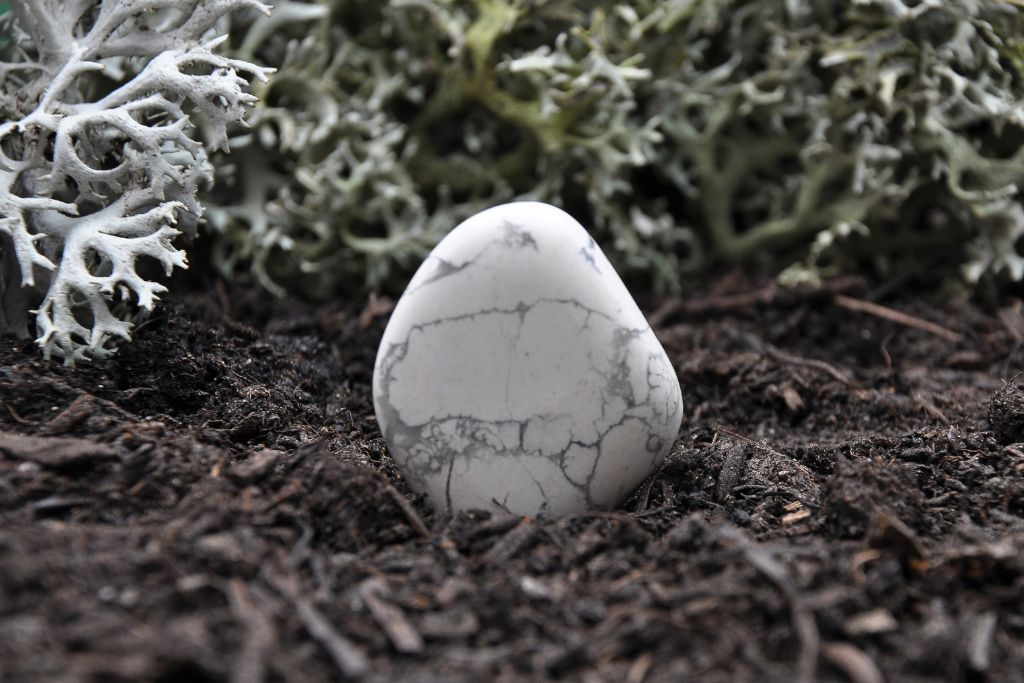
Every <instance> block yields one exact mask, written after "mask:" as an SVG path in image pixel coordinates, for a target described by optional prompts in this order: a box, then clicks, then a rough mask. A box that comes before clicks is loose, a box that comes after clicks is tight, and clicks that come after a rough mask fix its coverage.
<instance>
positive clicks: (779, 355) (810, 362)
mask: <svg viewBox="0 0 1024 683" xmlns="http://www.w3.org/2000/svg"><path fill="white" fill-rule="evenodd" d="M764 351H765V353H767V354H768V355H769V356H771V357H772V358H774V359H775V360H777V361H781V362H783V363H789V364H790V365H798V366H803V367H807V368H814V369H815V370H820V371H822V372H824V373H826V374H828V375H831V376H832V378H833V379H835V380H836V381H838V382H840V383H841V384H845V385H846V386H850V385H852V384H853V381H852V380H851V379H850V378H849V377H847V376H846V375H844V374H843V373H842V372H840V371H839V370H837V369H836V368H834V367H832V366H831V365H829V364H828V363H826V362H825V361H823V360H817V359H816V358H803V357H801V356H794V355H793V354H791V353H786V352H785V351H782V350H781V349H777V348H775V347H774V346H772V345H771V344H765V345H764Z"/></svg>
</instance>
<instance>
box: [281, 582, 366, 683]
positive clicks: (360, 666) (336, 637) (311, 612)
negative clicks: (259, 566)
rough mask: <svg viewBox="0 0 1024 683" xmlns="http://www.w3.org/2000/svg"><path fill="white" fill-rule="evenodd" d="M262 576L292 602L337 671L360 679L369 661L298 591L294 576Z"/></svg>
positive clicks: (301, 619)
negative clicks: (332, 661)
mask: <svg viewBox="0 0 1024 683" xmlns="http://www.w3.org/2000/svg"><path fill="white" fill-rule="evenodd" d="M263 574H264V578H265V579H266V580H267V583H269V584H270V585H271V586H272V587H273V588H274V590H276V591H277V592H278V593H280V594H281V597H283V598H284V599H285V600H287V601H288V602H289V603H291V605H292V608H293V609H294V610H295V614H296V615H297V616H298V617H299V620H300V621H301V622H302V625H303V626H305V627H306V630H307V631H308V632H309V635H311V636H313V638H314V640H316V641H317V642H319V643H320V644H321V645H323V647H324V649H326V650H327V652H328V654H330V656H331V659H333V660H334V664H335V665H336V666H337V667H338V670H339V671H340V672H341V673H342V674H343V675H344V676H347V677H348V678H352V679H362V678H364V677H365V676H366V674H367V673H368V672H369V670H370V662H369V660H367V658H366V655H364V654H363V652H362V650H360V649H359V648H358V647H356V645H355V643H353V642H352V641H350V640H349V639H348V638H346V637H345V636H343V635H341V634H340V633H338V631H337V630H335V628H334V626H332V625H331V622H329V621H328V620H327V618H326V617H324V615H322V614H321V613H320V611H319V610H317V608H316V607H315V606H314V605H313V603H312V602H310V601H309V600H308V599H307V598H305V597H303V596H301V595H300V594H299V588H298V582H297V581H296V579H295V577H293V576H288V577H284V576H280V575H277V574H275V573H274V572H272V571H270V570H267V571H264V573H263Z"/></svg>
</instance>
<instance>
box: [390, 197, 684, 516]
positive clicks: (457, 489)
mask: <svg viewBox="0 0 1024 683" xmlns="http://www.w3.org/2000/svg"><path fill="white" fill-rule="evenodd" d="M373 398H374V406H375V408H376V412H377V421H378V422H379V423H380V428H381V431H382V432H383V434H384V439H385V441H386V442H387V445H388V448H389V449H390V452H391V456H392V457H393V458H394V459H395V462H396V463H397V464H398V466H399V468H400V469H401V470H402V473H403V474H404V475H405V477H406V478H407V480H408V482H409V485H410V486H411V487H412V488H413V489H414V490H416V491H419V492H423V493H426V494H427V496H428V498H429V499H430V500H431V501H432V502H433V504H434V505H435V506H437V507H438V508H440V509H442V510H452V511H457V510H464V509H470V508H480V509H488V510H491V511H494V512H501V511H506V512H511V513H513V514H524V515H537V514H546V515H552V516H554V515H562V514H567V513H572V512H579V511H583V510H589V509H610V508H613V507H615V506H616V505H617V504H618V503H620V502H621V501H622V500H623V499H624V498H625V497H626V496H628V495H629V494H630V493H631V492H632V491H633V490H634V489H635V488H636V487H637V486H638V485H639V484H640V483H641V482H642V481H643V480H644V479H645V478H646V477H648V476H649V475H650V474H651V473H653V472H654V470H655V469H657V467H658V466H659V465H660V464H661V461H662V460H663V459H664V457H665V454H666V453H667V452H668V450H669V449H670V448H671V446H672V443H673V442H674V441H675V438H676V435H677V432H678V431H679V425H680V421H681V420H682V415H683V403H682V396H681V394H680V390H679V381H678V380H677V379H676V375H675V371H674V370H673V369H672V365H671V363H670V362H669V360H668V356H667V355H666V354H665V350H664V349H663V348H662V347H661V344H660V343H659V342H658V340H657V339H656V338H655V336H654V333H653V332H652V331H651V328H650V326H649V325H648V324H647V320H646V319H645V318H644V316H643V314H642V313H641V312H640V309H639V308H638V307H637V305H636V303H635V302H634V301H633V299H632V297H630V295H629V292H628V291H627V290H626V287H625V285H623V283H622V280H621V279H619V276H618V275H617V274H616V273H615V271H614V270H613V269H612V266H611V264H610V263H609V262H608V259H607V258H605V256H604V254H603V253H602V252H601V250H600V249H599V248H598V246H597V244H596V243H595V242H594V240H593V239H592V238H591V237H590V235H589V234H587V231H586V230H584V229H583V227H582V226H581V225H580V224H579V223H577V222H576V221H575V220H573V218H572V217H570V216H569V215H568V214H567V213H565V212H564V211H562V210H560V209H556V208H555V207H553V206H548V205H547V204H541V203H537V202H517V203H513V204H505V205H503V206H498V207H495V208H492V209H488V210H487V211H483V212H482V213H479V214H477V215H476V216H473V217H472V218H470V219H469V220H466V221H465V222H463V223H462V224H461V225H459V226H458V227H457V228H455V229H454V230H453V231H452V232H451V233H450V234H449V235H448V236H447V237H445V238H444V239H443V240H441V243H440V244H438V245H437V247H436V248H435V249H434V250H433V251H432V252H431V253H430V255H429V256H428V257H427V259H426V261H424V263H423V265H422V266H420V269H419V270H418V271H417V272H416V275H415V276H414V277H413V279H412V281H411V282H410V283H409V287H408V289H406V291H405V294H404V295H403V296H402V298H401V300H400V301H399V302H398V305H397V306H396V307H395V310H394V313H393V315H392V316H391V320H390V321H389V322H388V326H387V329H386V330H385V332H384V338H383V340H382V341H381V345H380V350H379V351H378V353H377V362H376V366H375V368H374V373H373Z"/></svg>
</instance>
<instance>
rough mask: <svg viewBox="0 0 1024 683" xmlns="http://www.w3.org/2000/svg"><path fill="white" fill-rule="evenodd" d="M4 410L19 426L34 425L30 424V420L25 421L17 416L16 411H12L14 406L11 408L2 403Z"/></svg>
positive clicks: (8, 404)
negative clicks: (5, 409)
mask: <svg viewBox="0 0 1024 683" xmlns="http://www.w3.org/2000/svg"><path fill="white" fill-rule="evenodd" d="M4 408H7V412H9V413H10V414H11V417H13V418H14V421H15V422H17V423H19V424H23V425H34V424H35V422H32V421H31V420H26V419H25V418H23V417H22V416H21V415H18V411H16V410H15V409H14V406H12V405H11V404H10V403H4Z"/></svg>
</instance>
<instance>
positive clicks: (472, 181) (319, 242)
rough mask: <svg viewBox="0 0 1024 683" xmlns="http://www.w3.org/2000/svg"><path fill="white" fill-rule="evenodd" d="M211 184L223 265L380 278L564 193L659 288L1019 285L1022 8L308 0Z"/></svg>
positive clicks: (562, 198) (251, 42) (961, 0)
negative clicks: (696, 283)
mask: <svg viewBox="0 0 1024 683" xmlns="http://www.w3.org/2000/svg"><path fill="white" fill-rule="evenodd" d="M231 21H232V22H233V25H232V26H231V27H230V33H231V35H232V50H233V54H232V56H233V57H237V58H241V59H245V60H253V61H256V62H258V63H262V64H266V65H268V66H274V67H277V68H278V69H279V71H278V73H277V74H276V75H275V76H274V77H273V78H272V80H271V82H270V83H269V84H268V85H267V86H266V87H265V88H264V92H261V93H259V94H260V95H261V97H262V102H261V104H260V105H259V106H258V108H257V110H256V111H255V112H254V114H253V116H252V118H251V122H252V124H253V126H252V129H251V130H249V131H246V132H245V133H244V134H242V135H240V136H239V137H238V139H236V140H235V141H233V143H232V154H231V155H230V156H225V157H223V158H221V159H219V161H218V163H219V164H220V165H221V166H223V167H224V169H225V170H226V172H224V171H222V172H220V173H219V175H218V184H217V187H216V188H215V190H214V191H213V193H212V195H211V196H210V197H208V198H207V199H206V204H207V206H208V208H209V219H210V222H211V224H212V226H213V227H214V228H215V230H216V231H217V233H218V236H217V238H216V250H217V251H216V263H217V264H218V266H219V268H220V269H222V271H223V272H224V273H225V274H227V275H238V274H240V273H251V274H252V275H253V276H254V277H255V278H256V279H257V280H259V281H260V282H261V283H263V284H264V285H265V286H267V287H268V288H270V289H271V290H274V291H277V292H281V291H286V290H288V291H293V292H298V293H302V294H305V295H307V296H312V297H314V298H324V297H328V296H331V295H334V294H336V293H338V292H343V291H352V290H353V289H354V288H363V287H369V288H383V289H385V290H387V289H395V288H398V289H400V287H401V285H402V284H403V282H404V280H405V278H406V277H407V276H408V275H409V273H410V272H411V270H412V269H413V268H414V267H415V266H416V265H417V264H418V262H419V260H420V259H421V257H422V256H423V255H424V254H425V253H426V251H427V250H429V248H430V247H431V246H432V245H433V244H435V243H436V242H437V241H438V239H440V238H441V237H442V236H443V235H444V234H445V233H446V232H447V231H448V230H450V229H451V228H452V227H454V226H455V225H456V224H457V223H458V222H459V221H460V220H462V219H463V218H465V217H467V216H469V215H471V214H472V213H474V212H475V211H478V210H480V209H482V208H485V207H487V206H490V205H493V204H496V203H499V202H504V201H508V200H512V199H517V198H518V199H537V200H543V201H547V202H551V203H553V204H556V205H559V206H561V207H563V208H565V209H567V210H568V211H570V212H571V213H572V214H574V215H575V216H576V217H577V218H579V219H580V220H581V222H583V223H584V225H585V226H586V227H588V229H591V230H592V231H593V232H594V233H595V234H596V235H597V236H598V238H599V240H600V241H601V243H602V245H603V246H604V248H605V250H606V251H607V252H609V256H610V257H611V258H612V259H613V261H614V262H615V263H616V264H617V266H618V267H619V268H620V269H622V271H623V272H624V274H625V275H626V276H627V277H628V278H630V279H631V280H632V281H633V282H637V280H640V281H641V282H643V284H644V285H645V286H649V287H650V288H651V289H653V291H655V292H671V291H673V290H675V289H677V288H678V286H679V282H680V276H681V275H684V274H688V273H702V272H706V271H707V270H708V269H711V268H715V267H718V266H722V265H723V264H733V263H740V264H756V265H759V266H762V267H764V268H768V269H770V270H771V271H772V272H774V273H779V272H782V274H783V278H784V279H785V280H788V281H801V280H814V279H817V278H819V277H821V276H822V275H824V274H829V273H832V272H835V271H837V270H841V269H851V268H863V267H869V268H874V269H880V270H882V271H883V272H892V271H896V270H898V271H908V272H927V273H938V274H947V275H955V274H957V273H960V274H961V275H962V276H963V277H964V278H966V280H967V281H968V282H976V281H977V280H978V279H979V278H982V277H987V276H992V275H1001V276H1002V277H1004V278H1005V277H1008V278H1011V279H1013V280H1020V279H1021V278H1022V277H1024V260H1022V258H1021V256H1020V253H1019V246H1020V245H1018V240H1019V239H1020V238H1021V236H1022V235H1024V212H1022V208H1021V190H1020V187H1021V184H1022V181H1024V5H1022V3H1021V2H1019V0H852V1H851V0H809V1H807V2H798V1H796V0H750V1H737V0H657V1H656V0H635V1H633V2H612V1H608V0H591V1H589V2H575V1H574V2H569V1H563V0H391V1H390V2H380V1H378V0H321V1H320V2H310V3H300V2H287V1H285V2H279V3H277V7H276V9H275V11H274V13H273V15H272V16H271V17H269V18H263V17H260V16H258V15H256V14H251V15H235V17H233V18H232V20H231Z"/></svg>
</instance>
